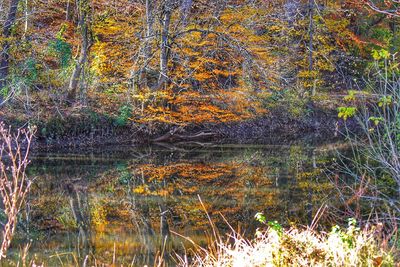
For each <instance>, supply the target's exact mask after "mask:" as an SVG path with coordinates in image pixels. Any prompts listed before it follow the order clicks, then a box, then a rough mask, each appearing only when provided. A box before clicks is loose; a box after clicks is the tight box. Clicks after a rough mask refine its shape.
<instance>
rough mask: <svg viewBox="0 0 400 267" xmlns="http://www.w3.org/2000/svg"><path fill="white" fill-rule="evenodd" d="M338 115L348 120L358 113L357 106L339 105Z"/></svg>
mask: <svg viewBox="0 0 400 267" xmlns="http://www.w3.org/2000/svg"><path fill="white" fill-rule="evenodd" d="M337 110H338V117H339V118H341V119H343V120H347V119H348V118H351V117H353V116H354V115H355V114H356V111H357V108H355V107H338V109H337Z"/></svg>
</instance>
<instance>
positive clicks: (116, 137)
mask: <svg viewBox="0 0 400 267" xmlns="http://www.w3.org/2000/svg"><path fill="white" fill-rule="evenodd" d="M4 121H5V122H6V123H7V122H8V123H9V124H12V125H14V126H16V127H20V126H22V125H26V123H23V122H17V121H12V120H9V119H8V120H7V119H5V120H4ZM30 124H31V125H36V127H37V133H36V137H37V138H36V142H35V148H36V149H40V150H43V149H58V148H73V149H79V148H82V149H85V148H89V147H96V146H103V145H134V144H146V143H167V144H181V143H186V144H187V143H194V144H198V145H203V144H204V145H206V144H208V143H219V144H221V143H236V144H291V143H296V142H304V141H306V142H310V143H320V142H326V141H327V140H335V139H337V138H340V136H341V135H340V131H342V130H343V129H344V123H343V121H341V120H338V118H337V112H336V111H335V110H330V111H329V110H328V111H326V110H314V111H313V112H312V113H311V114H308V115H306V116H301V117H299V116H292V115H290V114H289V113H287V112H282V110H278V109H277V110H274V111H271V112H269V113H268V114H267V115H265V116H263V117H258V118H255V119H252V120H248V121H241V122H234V123H221V124H203V125H187V126H176V125H169V124H165V123H152V124H147V125H143V124H138V123H135V122H131V121H128V122H126V123H124V124H121V123H118V121H116V120H115V118H112V117H110V116H104V115H100V114H95V113H92V112H83V113H81V114H75V115H73V116H68V117H67V116H64V117H62V118H61V117H54V118H51V119H48V120H47V121H31V122H30ZM346 124H347V125H349V126H350V127H351V128H355V127H354V125H355V123H354V122H353V121H351V120H349V121H348V122H347V123H346Z"/></svg>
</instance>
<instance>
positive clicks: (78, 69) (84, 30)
mask: <svg viewBox="0 0 400 267" xmlns="http://www.w3.org/2000/svg"><path fill="white" fill-rule="evenodd" d="M76 1H77V2H76V5H77V10H78V25H77V26H78V30H79V31H80V36H81V42H80V54H79V58H78V60H77V62H76V64H75V68H74V70H73V72H72V75H71V78H70V81H69V86H68V96H67V100H68V101H69V102H70V103H73V102H74V101H75V100H76V94H77V89H78V85H79V82H80V81H81V79H83V77H84V68H85V64H86V63H87V61H88V57H89V51H90V47H91V46H92V36H91V26H90V19H91V11H90V10H91V7H90V4H89V0H76Z"/></svg>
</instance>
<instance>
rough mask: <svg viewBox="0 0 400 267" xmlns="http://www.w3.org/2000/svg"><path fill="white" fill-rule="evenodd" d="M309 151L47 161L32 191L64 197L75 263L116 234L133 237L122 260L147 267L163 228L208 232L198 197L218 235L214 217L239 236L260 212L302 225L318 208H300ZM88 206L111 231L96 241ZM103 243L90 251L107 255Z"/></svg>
mask: <svg viewBox="0 0 400 267" xmlns="http://www.w3.org/2000/svg"><path fill="white" fill-rule="evenodd" d="M313 151H314V149H313V148H307V147H286V148H277V147H272V148H271V147H248V148H218V147H214V148H208V149H193V150H191V149H184V150H173V151H165V150H160V149H155V148H149V149H145V150H143V151H140V152H137V153H135V154H132V157H133V158H127V159H126V160H111V161H109V162H108V161H102V160H100V159H96V158H92V159H90V158H89V159H88V160H89V162H83V161H82V159H74V160H73V161H69V163H66V162H64V163H63V164H60V167H58V168H57V164H55V162H52V164H51V165H50V166H48V167H47V170H45V171H44V173H46V174H47V178H46V179H45V181H44V182H41V183H39V185H40V186H39V188H37V189H38V190H41V191H42V192H43V193H42V195H50V194H56V195H60V198H61V197H64V199H65V197H66V199H65V200H63V203H64V206H63V209H65V207H68V208H69V209H70V210H71V213H72V216H71V215H70V217H73V220H74V221H75V222H76V225H77V226H78V229H77V232H78V234H79V244H80V246H79V249H80V250H79V251H78V255H80V256H81V257H80V258H81V259H82V257H83V259H84V257H85V254H86V255H87V254H90V253H93V254H94V252H95V251H94V247H93V246H94V245H96V246H97V245H98V244H97V241H98V239H96V238H107V237H106V236H107V235H111V234H114V232H113V231H114V230H116V231H120V228H118V227H121V228H122V229H126V231H127V232H128V231H130V230H132V229H134V232H135V234H133V235H132V234H131V235H130V238H132V240H134V241H133V242H134V243H135V245H134V246H131V250H130V251H125V252H123V253H134V254H135V255H136V258H137V260H138V262H143V263H144V262H146V263H149V262H152V261H153V260H154V257H155V256H156V255H157V252H160V251H161V250H162V248H163V244H164V238H165V237H167V236H168V235H169V228H171V229H173V230H174V231H178V232H182V231H188V232H186V233H185V234H189V235H190V233H196V234H199V233H202V232H203V231H204V230H206V229H208V228H209V227H208V223H207V219H206V216H205V214H204V212H203V210H202V209H201V206H200V203H199V201H198V198H197V195H198V194H199V195H200V196H201V198H202V200H203V202H204V203H205V205H206V208H207V210H208V211H209V213H210V214H211V216H212V218H213V219H215V223H216V225H218V226H221V227H224V228H225V229H227V228H228V227H227V225H226V223H225V222H224V221H223V219H222V218H221V216H219V213H222V214H223V215H224V216H225V218H226V219H227V220H228V221H229V222H230V223H231V224H232V226H233V227H235V228H236V226H237V223H238V222H240V224H241V229H242V230H244V231H246V233H248V234H251V233H252V230H254V228H255V227H257V225H256V224H255V223H254V219H253V216H254V214H255V213H256V212H259V211H264V212H265V213H266V214H267V215H268V220H278V221H279V222H281V223H283V224H285V222H286V221H293V219H295V220H296V221H298V222H301V223H306V222H309V217H310V216H312V214H313V213H312V212H313V208H314V207H316V208H318V205H316V206H312V205H309V206H307V204H309V203H314V202H315V199H316V198H317V197H318V193H317V194H314V191H313V190H314V189H315V187H313V185H311V186H310V181H311V180H312V179H311V176H310V175H311V174H312V170H313V169H315V165H317V164H316V163H315V161H316V160H315V158H316V157H317V158H318V159H319V158H320V155H319V154H318V153H317V155H315V153H313ZM47 163H48V162H47ZM47 163H46V164H47ZM70 164H71V165H70ZM98 165H102V166H98ZM37 169H40V168H37ZM72 169H74V170H73V171H72ZM42 172H43V169H42ZM307 173H310V174H307ZM304 174H307V176H304ZM312 175H314V174H312ZM37 176H39V177H40V175H38V174H37ZM303 176H304V177H303ZM302 177H303V178H302ZM81 178H82V179H81ZM66 181H69V182H68V185H65V184H66ZM305 181H306V182H308V184H307V183H304V182H305ZM310 192H311V194H310ZM89 194H90V195H91V196H92V197H91V198H90V199H89ZM38 195H40V194H38ZM90 201H91V202H92V203H89V202H90ZM90 204H92V211H93V209H94V210H96V211H98V210H101V212H104V214H105V216H104V217H101V218H102V220H103V219H104V220H107V221H106V222H105V223H106V224H107V223H110V226H111V224H116V227H117V228H118V229H116V228H114V229H112V228H111V227H107V228H106V229H105V233H104V235H103V234H102V235H99V236H97V237H96V235H95V233H96V232H95V231H103V230H99V229H100V228H99V229H98V228H97V224H96V222H98V220H97V217H95V215H94V214H93V216H94V217H93V221H95V222H91V221H90V220H91V218H90V209H89V207H90V206H89V205H90ZM58 208H59V209H61V208H62V207H58ZM96 214H97V213H96ZM110 219H111V220H113V221H112V222H111V221H109V220H110ZM91 223H92V224H94V225H92V226H93V228H92V231H91V227H90V226H91ZM122 231H125V230H122ZM92 235H93V236H92ZM100 236H101V237H100ZM132 236H133V237H132ZM93 238H94V239H93ZM91 239H93V240H91ZM111 239H113V238H111ZM108 240H109V239H106V240H104V241H105V242H108ZM91 241H93V243H91ZM173 241H174V240H171V238H167V243H166V246H167V248H166V251H172V246H173V245H172V244H171V243H170V242H172V243H173ZM101 242H102V241H101ZM116 242H119V240H118V241H116ZM121 242H124V240H121ZM136 242H137V244H136ZM107 244H108V245H106V244H105V243H104V242H103V243H102V244H101V245H100V246H101V247H98V248H97V250H96V252H97V253H100V252H101V254H103V253H104V252H105V250H104V249H103V248H105V247H106V246H107V248H105V249H106V250H107V251H111V252H112V250H113V247H112V245H110V244H109V243H107ZM133 250H134V251H133ZM117 253H118V251H117ZM139 258H140V260H139ZM142 258H143V259H142Z"/></svg>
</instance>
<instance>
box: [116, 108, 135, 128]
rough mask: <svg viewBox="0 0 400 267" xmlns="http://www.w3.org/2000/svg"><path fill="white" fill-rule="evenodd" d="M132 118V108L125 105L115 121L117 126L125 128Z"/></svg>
mask: <svg viewBox="0 0 400 267" xmlns="http://www.w3.org/2000/svg"><path fill="white" fill-rule="evenodd" d="M131 116H132V107H131V106H130V105H124V106H122V107H121V108H120V109H119V115H118V117H117V119H116V120H115V124H116V125H117V126H125V125H126V124H127V123H128V121H129V119H130V118H131Z"/></svg>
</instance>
